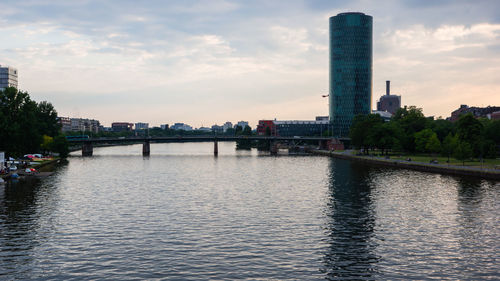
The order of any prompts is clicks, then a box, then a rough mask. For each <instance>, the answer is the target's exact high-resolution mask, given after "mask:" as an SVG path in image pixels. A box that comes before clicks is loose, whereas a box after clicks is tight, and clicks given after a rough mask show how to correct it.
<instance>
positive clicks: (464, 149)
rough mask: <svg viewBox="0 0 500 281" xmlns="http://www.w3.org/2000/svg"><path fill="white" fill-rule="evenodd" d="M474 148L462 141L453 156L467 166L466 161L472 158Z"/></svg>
mask: <svg viewBox="0 0 500 281" xmlns="http://www.w3.org/2000/svg"><path fill="white" fill-rule="evenodd" d="M472 154H473V152H472V147H471V145H470V144H469V143H468V142H465V141H460V142H459V143H458V145H457V147H456V149H455V152H454V153H453V155H454V156H455V158H456V159H457V160H462V164H463V165H465V160H467V159H470V158H471V157H472Z"/></svg>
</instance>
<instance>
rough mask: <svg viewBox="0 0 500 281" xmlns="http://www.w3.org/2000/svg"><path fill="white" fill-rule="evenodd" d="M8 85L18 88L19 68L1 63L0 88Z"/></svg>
mask: <svg viewBox="0 0 500 281" xmlns="http://www.w3.org/2000/svg"><path fill="white" fill-rule="evenodd" d="M8 87H15V88H17V69H15V68H13V67H10V66H1V65H0V90H3V89H5V88H8Z"/></svg>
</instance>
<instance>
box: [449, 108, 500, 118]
mask: <svg viewBox="0 0 500 281" xmlns="http://www.w3.org/2000/svg"><path fill="white" fill-rule="evenodd" d="M497 111H500V106H487V107H475V106H473V107H469V106H468V105H466V104H462V105H460V108H458V109H457V110H455V111H453V112H452V113H451V117H449V118H447V119H448V120H450V121H451V122H455V121H457V120H458V119H459V118H460V116H461V115H465V114H467V113H471V114H472V115H473V116H474V117H475V118H481V117H482V118H488V115H489V114H492V113H494V112H497Z"/></svg>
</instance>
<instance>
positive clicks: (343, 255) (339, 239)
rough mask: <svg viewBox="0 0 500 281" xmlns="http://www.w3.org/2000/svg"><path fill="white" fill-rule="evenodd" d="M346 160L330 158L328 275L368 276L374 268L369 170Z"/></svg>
mask: <svg viewBox="0 0 500 281" xmlns="http://www.w3.org/2000/svg"><path fill="white" fill-rule="evenodd" d="M365 168H366V167H360V166H356V165H352V163H351V162H349V161H338V160H332V161H330V176H329V179H328V180H329V202H328V209H327V216H328V219H329V221H328V225H327V229H328V238H327V239H328V240H327V241H328V243H329V249H328V251H327V253H326V255H325V258H324V262H325V265H324V267H323V271H324V272H326V273H327V276H328V278H346V277H350V278H370V277H372V275H373V273H374V272H375V271H376V263H377V259H378V258H377V256H376V255H375V254H374V251H373V249H374V248H375V247H376V244H375V243H374V241H373V235H374V233H373V231H374V224H375V217H374V214H373V212H374V210H373V204H372V199H371V187H370V185H369V180H368V177H369V173H368V172H367V170H366V169H365Z"/></svg>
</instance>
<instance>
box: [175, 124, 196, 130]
mask: <svg viewBox="0 0 500 281" xmlns="http://www.w3.org/2000/svg"><path fill="white" fill-rule="evenodd" d="M170 129H172V130H184V131H192V130H193V127H191V126H189V125H188V124H184V123H175V124H174V125H172V127H170Z"/></svg>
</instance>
